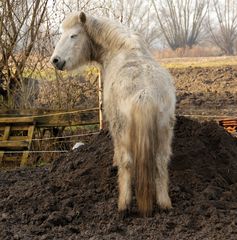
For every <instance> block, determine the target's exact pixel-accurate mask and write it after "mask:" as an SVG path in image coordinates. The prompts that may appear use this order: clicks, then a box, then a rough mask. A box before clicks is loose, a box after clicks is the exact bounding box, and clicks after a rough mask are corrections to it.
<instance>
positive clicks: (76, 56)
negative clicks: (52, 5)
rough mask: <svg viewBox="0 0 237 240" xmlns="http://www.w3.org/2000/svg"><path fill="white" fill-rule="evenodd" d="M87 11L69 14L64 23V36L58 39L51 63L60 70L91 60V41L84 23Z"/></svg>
mask: <svg viewBox="0 0 237 240" xmlns="http://www.w3.org/2000/svg"><path fill="white" fill-rule="evenodd" d="M85 23H86V15H85V13H83V12H82V13H74V14H71V15H69V16H68V17H67V18H66V19H65V20H64V21H63V24H62V29H63V32H62V36H61V38H60V40H59V41H58V43H57V45H56V47H55V50H54V52H53V55H52V57H51V60H50V61H51V63H52V64H53V65H54V67H55V68H57V69H59V70H62V71H63V70H73V69H75V68H76V67H78V66H80V65H83V64H85V63H87V62H89V61H90V56H91V41H90V39H89V36H88V35H87V33H86V31H85V29H84V24H85Z"/></svg>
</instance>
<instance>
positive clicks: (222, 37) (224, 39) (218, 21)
mask: <svg viewBox="0 0 237 240" xmlns="http://www.w3.org/2000/svg"><path fill="white" fill-rule="evenodd" d="M212 3H213V5H212V8H211V9H210V10H209V14H208V26H209V30H210V35H211V39H212V41H213V43H214V44H215V45H216V46H218V47H219V48H220V49H221V50H222V52H223V53H224V54H227V55H234V44H235V41H236V39H237V5H236V1H235V0H224V1H223V0H222V1H220V0H213V1H212ZM213 17H214V18H213Z"/></svg>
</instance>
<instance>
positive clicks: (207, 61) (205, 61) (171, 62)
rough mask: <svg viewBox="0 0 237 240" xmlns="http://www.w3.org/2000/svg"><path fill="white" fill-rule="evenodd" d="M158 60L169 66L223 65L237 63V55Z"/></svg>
mask: <svg viewBox="0 0 237 240" xmlns="http://www.w3.org/2000/svg"><path fill="white" fill-rule="evenodd" d="M157 60H158V61H159V62H160V64H161V65H162V66H165V67H167V68H188V67H223V66H230V65H237V56H221V57H194V58H193V57H184V58H163V59H159V58H157Z"/></svg>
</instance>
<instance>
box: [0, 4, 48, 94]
mask: <svg viewBox="0 0 237 240" xmlns="http://www.w3.org/2000/svg"><path fill="white" fill-rule="evenodd" d="M47 3H48V0H43V1H42V0H41V1H40V0H31V1H30V0H2V1H1V3H0V4H1V10H0V12H1V14H0V36H1V41H0V51H1V55H0V78H1V83H2V84H3V83H4V84H5V93H6V94H5V97H9V95H10V93H11V90H12V89H13V88H15V87H17V86H18V87H19V86H20V85H21V84H22V78H23V72H24V69H25V67H26V63H27V60H28V58H29V57H30V55H31V53H32V51H33V50H34V46H35V42H36V40H37V36H38V35H39V33H40V28H41V26H42V23H43V20H44V15H45V12H46V8H47ZM2 84H1V85H2ZM0 87H1V89H3V88H2V86H0ZM2 92H3V90H2Z"/></svg>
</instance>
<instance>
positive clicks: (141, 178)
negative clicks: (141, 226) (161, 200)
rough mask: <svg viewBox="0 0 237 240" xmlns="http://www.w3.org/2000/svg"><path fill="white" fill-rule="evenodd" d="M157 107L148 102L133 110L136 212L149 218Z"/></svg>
mask: <svg viewBox="0 0 237 240" xmlns="http://www.w3.org/2000/svg"><path fill="white" fill-rule="evenodd" d="M157 112H158V109H157V107H155V106H154V104H153V103H152V102H151V101H146V102H145V103H144V102H142V103H141V104H138V103H137V104H135V105H133V107H132V114H131V116H132V119H131V126H130V144H129V145H130V152H131V156H132V158H133V161H134V179H135V189H136V190H135V192H136V199H137V205H138V209H139V212H140V213H141V214H142V215H143V216H149V215H151V213H152V210H153V200H154V196H155V171H156V159H155V157H156V151H157V149H158V136H157V134H158V131H157Z"/></svg>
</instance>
